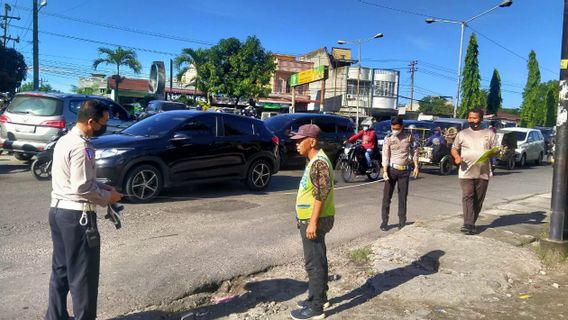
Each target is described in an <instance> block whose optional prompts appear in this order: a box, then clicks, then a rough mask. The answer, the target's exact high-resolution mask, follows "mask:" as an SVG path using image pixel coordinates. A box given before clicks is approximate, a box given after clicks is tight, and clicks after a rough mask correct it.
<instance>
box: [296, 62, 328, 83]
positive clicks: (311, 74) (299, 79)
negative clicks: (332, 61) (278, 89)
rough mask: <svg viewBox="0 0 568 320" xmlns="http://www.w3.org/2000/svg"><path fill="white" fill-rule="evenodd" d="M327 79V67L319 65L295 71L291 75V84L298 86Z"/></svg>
mask: <svg viewBox="0 0 568 320" xmlns="http://www.w3.org/2000/svg"><path fill="white" fill-rule="evenodd" d="M325 79H327V69H326V67H325V66H319V67H317V68H314V69H310V70H306V71H302V72H299V73H294V74H293V75H291V76H290V86H291V87H296V86H299V85H302V84H306V83H310V82H316V81H320V80H325Z"/></svg>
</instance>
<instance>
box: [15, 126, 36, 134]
mask: <svg viewBox="0 0 568 320" xmlns="http://www.w3.org/2000/svg"><path fill="white" fill-rule="evenodd" d="M16 132H20V133H34V132H35V126H19V125H18V126H16Z"/></svg>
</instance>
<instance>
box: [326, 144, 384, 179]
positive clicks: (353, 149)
mask: <svg viewBox="0 0 568 320" xmlns="http://www.w3.org/2000/svg"><path fill="white" fill-rule="evenodd" d="M371 162H372V167H371V168H369V167H368V165H367V160H366V159H365V152H364V149H363V147H362V146H361V141H357V142H356V143H354V144H352V143H346V144H345V147H344V148H343V152H342V153H341V154H340V156H339V159H338V161H337V165H336V170H338V171H339V172H340V173H341V178H342V179H343V181H344V182H352V181H353V180H354V179H355V177H356V176H358V175H360V176H362V175H366V176H367V178H369V180H371V181H377V180H379V179H380V178H381V153H380V152H379V151H378V149H377V150H375V151H374V152H373V154H372V155H371Z"/></svg>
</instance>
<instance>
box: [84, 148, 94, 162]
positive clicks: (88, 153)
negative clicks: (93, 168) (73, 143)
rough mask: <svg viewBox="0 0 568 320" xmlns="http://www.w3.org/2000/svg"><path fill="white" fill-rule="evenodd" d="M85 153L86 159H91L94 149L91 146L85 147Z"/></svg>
mask: <svg viewBox="0 0 568 320" xmlns="http://www.w3.org/2000/svg"><path fill="white" fill-rule="evenodd" d="M85 155H86V156H87V159H89V160H93V159H94V158H95V150H93V149H91V148H85Z"/></svg>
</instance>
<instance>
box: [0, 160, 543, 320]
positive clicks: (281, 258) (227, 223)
mask: <svg viewBox="0 0 568 320" xmlns="http://www.w3.org/2000/svg"><path fill="white" fill-rule="evenodd" d="M28 167H29V164H25V163H23V162H19V161H16V160H14V159H13V158H11V157H7V156H0V189H1V193H0V239H1V240H0V292H1V295H2V300H1V301H2V303H1V304H0V319H40V318H41V317H42V314H43V313H44V312H45V309H46V303H47V292H48V289H47V287H48V281H49V275H50V259H51V239H50V234H49V226H48V223H47V212H48V204H49V199H50V191H51V184H50V182H38V181H36V180H35V179H34V178H33V177H32V175H31V173H30V172H29V171H28ZM424 171H425V172H423V174H422V175H421V177H420V178H419V179H418V180H414V181H412V182H411V187H410V196H409V213H408V218H409V222H413V221H415V220H416V219H435V218H436V217H439V216H444V215H456V214H459V213H460V212H461V199H460V196H461V191H460V189H459V185H458V179H457V175H451V176H440V175H438V174H437V173H436V171H435V170H428V169H426V170H424ZM301 173H302V172H301V170H297V169H296V170H293V169H292V170H290V169H289V170H284V171H281V172H280V173H278V174H277V175H276V176H275V177H274V178H273V181H272V184H271V186H270V187H269V188H268V190H266V191H265V192H262V193H251V192H249V191H248V190H247V189H246V188H245V187H244V185H242V184H241V183H239V182H227V183H217V184H208V185H196V186H190V187H184V188H178V189H174V190H168V191H166V192H164V193H163V196H161V197H160V198H159V199H158V200H157V201H155V202H153V203H151V204H144V205H129V204H127V205H126V209H125V212H124V219H123V228H122V229H120V230H115V229H114V227H113V226H112V225H111V224H110V223H109V222H108V221H103V220H101V221H99V229H100V231H101V236H102V253H101V254H102V258H101V260H102V263H101V283H100V289H99V318H101V319H107V318H111V317H113V316H117V315H120V314H125V313H128V312H132V311H137V310H142V309H146V308H150V309H152V308H160V305H162V306H163V305H167V304H169V303H171V301H173V300H176V299H179V298H181V297H184V296H185V295H187V294H190V293H192V292H193V291H194V290H196V289H197V288H203V287H204V286H206V285H207V284H209V283H211V282H214V281H219V280H223V279H228V278H232V277H234V276H237V275H243V274H249V273H252V272H256V271H260V270H263V269H266V268H267V267H269V266H272V265H276V264H281V263H285V262H287V261H290V260H291V259H298V258H300V257H301V244H300V239H299V235H298V231H297V229H296V228H295V221H294V211H293V209H294V201H295V194H296V189H297V185H298V183H299V180H300V175H301ZM551 185H552V168H551V167H550V166H541V167H529V168H524V169H516V170H514V171H506V170H503V169H498V170H497V172H496V173H495V177H494V178H493V179H492V181H491V183H490V186H489V191H488V194H487V198H486V204H485V208H489V207H491V205H492V204H495V203H499V202H503V201H506V200H507V199H508V198H512V197H516V196H521V195H526V194H535V193H544V192H550V189H551ZM382 187H383V184H382V182H375V183H366V182H365V181H364V179H362V180H361V181H360V182H358V183H351V184H348V185H347V184H345V183H338V184H337V185H336V196H335V197H336V207H337V218H336V225H335V227H334V230H333V231H332V232H331V233H330V234H329V236H328V243H329V245H330V246H331V247H333V246H334V245H338V244H341V243H344V242H346V241H349V240H352V239H355V238H357V237H362V236H365V237H378V236H380V234H381V233H380V232H379V230H378V224H379V206H380V203H381V196H380V195H381V194H382ZM395 197H396V194H395ZM391 210H392V212H391V223H393V224H394V223H397V218H396V210H397V205H396V200H394V201H393V205H392V206H391ZM99 217H102V214H99ZM389 232H396V231H395V230H392V231H389Z"/></svg>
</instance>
